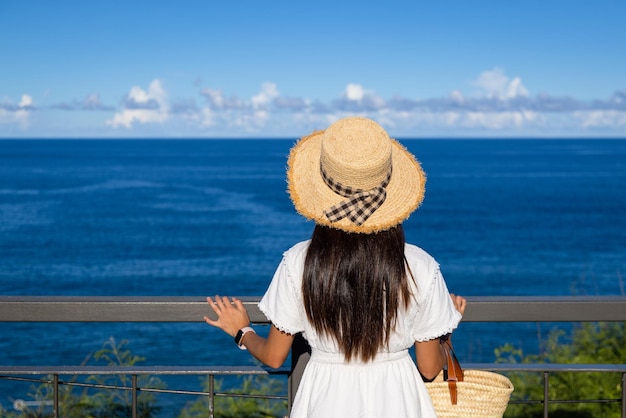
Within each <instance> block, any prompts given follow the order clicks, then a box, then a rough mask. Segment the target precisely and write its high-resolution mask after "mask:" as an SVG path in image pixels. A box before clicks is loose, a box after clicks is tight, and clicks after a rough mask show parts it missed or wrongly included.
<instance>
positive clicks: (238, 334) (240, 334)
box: [235, 329, 243, 345]
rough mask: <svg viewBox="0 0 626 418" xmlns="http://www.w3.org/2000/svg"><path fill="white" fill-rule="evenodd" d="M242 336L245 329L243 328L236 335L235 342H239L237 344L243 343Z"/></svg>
mask: <svg viewBox="0 0 626 418" xmlns="http://www.w3.org/2000/svg"><path fill="white" fill-rule="evenodd" d="M241 337H243V330H242V329H240V330H239V331H238V332H237V335H236V336H235V344H237V345H241V344H240V343H241Z"/></svg>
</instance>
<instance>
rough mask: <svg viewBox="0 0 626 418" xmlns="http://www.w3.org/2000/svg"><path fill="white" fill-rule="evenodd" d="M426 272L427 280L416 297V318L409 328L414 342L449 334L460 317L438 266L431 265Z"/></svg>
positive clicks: (423, 282)
mask: <svg viewBox="0 0 626 418" xmlns="http://www.w3.org/2000/svg"><path fill="white" fill-rule="evenodd" d="M428 270H429V272H428V277H429V280H428V279H427V280H424V281H422V283H421V289H420V291H419V293H418V295H417V296H418V297H417V316H416V318H415V319H414V321H413V324H412V327H411V337H412V339H413V340H414V341H428V340H432V339H434V338H438V337H441V336H443V335H445V334H448V333H451V332H452V331H453V330H454V329H455V328H456V327H457V326H458V324H459V322H460V321H461V317H462V316H461V314H460V313H459V311H457V310H456V308H455V307H454V303H453V302H452V299H451V298H450V292H449V291H448V287H447V286H446V282H445V281H444V279H443V275H442V274H441V271H440V270H439V265H438V264H436V263H432V264H431V268H429V269H428Z"/></svg>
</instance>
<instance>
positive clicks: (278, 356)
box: [204, 296, 294, 368]
mask: <svg viewBox="0 0 626 418" xmlns="http://www.w3.org/2000/svg"><path fill="white" fill-rule="evenodd" d="M207 302H208V304H209V306H210V307H211V309H213V311H214V312H215V313H216V314H217V320H215V321H214V320H212V319H211V318H209V317H207V316H205V317H204V320H205V322H206V323H207V324H209V325H212V326H214V327H217V328H219V329H221V330H222V331H224V332H225V333H227V334H228V335H230V336H231V337H233V338H234V337H235V335H237V332H239V330H240V329H242V328H245V327H248V326H250V318H249V317H248V312H246V308H244V306H243V303H241V301H240V300H239V299H237V298H233V299H232V302H231V301H230V300H228V298H227V297H225V296H224V297H220V296H216V297H215V301H213V300H212V299H211V298H210V297H209V298H207ZM293 339H294V336H293V335H291V334H287V333H284V332H281V331H280V330H279V329H278V328H276V327H275V326H274V325H272V326H271V328H270V332H269V334H268V336H267V338H263V337H261V336H260V335H257V334H256V333H254V332H247V333H246V334H245V335H244V336H243V338H242V344H243V345H244V346H245V347H246V348H247V349H248V351H250V354H252V355H253V356H254V357H255V358H256V359H257V360H259V361H260V362H261V363H263V364H265V365H267V366H269V367H273V368H276V367H280V366H282V364H283V363H284V362H285V359H286V358H287V356H288V355H289V350H290V349H291V344H292V343H293Z"/></svg>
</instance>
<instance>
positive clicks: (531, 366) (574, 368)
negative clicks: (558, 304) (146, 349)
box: [0, 363, 626, 376]
mask: <svg viewBox="0 0 626 418" xmlns="http://www.w3.org/2000/svg"><path fill="white" fill-rule="evenodd" d="M463 368H464V369H465V370H490V371H494V372H610V373H626V364H555V363H463ZM289 372H290V369H289V368H285V367H281V368H279V369H272V368H268V367H262V366H1V365H0V376H2V375H48V374H58V375H119V374H127V375H130V374H137V375H146V374H149V375H208V374H216V375H217V374H219V375H237V374H246V375H248V374H288V373H289Z"/></svg>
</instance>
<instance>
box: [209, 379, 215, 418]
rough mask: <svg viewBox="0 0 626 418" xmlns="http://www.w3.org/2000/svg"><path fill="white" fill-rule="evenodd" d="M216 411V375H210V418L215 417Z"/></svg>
mask: <svg viewBox="0 0 626 418" xmlns="http://www.w3.org/2000/svg"><path fill="white" fill-rule="evenodd" d="M214 413H215V376H214V375H213V374H212V373H211V374H210V375H209V418H213V416H214Z"/></svg>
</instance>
